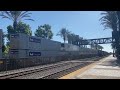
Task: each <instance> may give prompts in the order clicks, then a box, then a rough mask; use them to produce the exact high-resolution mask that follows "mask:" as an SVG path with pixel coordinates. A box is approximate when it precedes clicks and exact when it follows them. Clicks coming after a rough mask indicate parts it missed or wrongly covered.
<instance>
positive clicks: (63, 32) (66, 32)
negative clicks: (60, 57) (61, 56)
mask: <svg viewBox="0 0 120 90" xmlns="http://www.w3.org/2000/svg"><path fill="white" fill-rule="evenodd" d="M68 33H69V31H68V30H67V29H66V28H62V29H61V30H60V31H59V33H58V34H57V36H58V35H59V36H61V37H62V38H63V40H64V43H65V41H66V40H67V39H68V38H67V36H68Z"/></svg>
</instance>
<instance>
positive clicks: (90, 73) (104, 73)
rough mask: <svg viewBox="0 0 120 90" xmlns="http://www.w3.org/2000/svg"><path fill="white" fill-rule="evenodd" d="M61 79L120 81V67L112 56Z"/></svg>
mask: <svg viewBox="0 0 120 90" xmlns="http://www.w3.org/2000/svg"><path fill="white" fill-rule="evenodd" d="M59 79H120V65H118V64H117V63H116V58H114V57H113V56H112V55H110V56H108V57H106V58H103V59H101V60H99V61H97V62H95V63H92V64H90V65H88V66H86V67H83V68H81V69H79V70H77V71H74V72H72V73H70V74H68V75H66V76H63V77H61V78H59Z"/></svg>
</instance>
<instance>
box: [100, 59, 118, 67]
mask: <svg viewBox="0 0 120 90" xmlns="http://www.w3.org/2000/svg"><path fill="white" fill-rule="evenodd" d="M99 65H102V66H113V67H116V66H118V67H120V63H118V60H117V59H113V60H110V61H105V62H104V63H101V64H99Z"/></svg>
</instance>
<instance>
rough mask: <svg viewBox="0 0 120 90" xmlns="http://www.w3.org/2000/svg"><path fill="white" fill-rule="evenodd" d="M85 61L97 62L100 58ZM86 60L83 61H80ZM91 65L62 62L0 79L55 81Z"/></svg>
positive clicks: (0, 77) (7, 75)
mask: <svg viewBox="0 0 120 90" xmlns="http://www.w3.org/2000/svg"><path fill="white" fill-rule="evenodd" d="M87 59H92V60H97V59H100V58H87ZM87 59H83V60H82V61H84V60H87ZM91 63H92V62H82V63H81V62H64V63H60V64H54V65H51V66H46V67H41V68H36V69H32V70H26V71H21V72H17V73H11V74H6V75H3V76H0V79H56V78H59V77H61V76H63V75H65V74H68V73H70V72H72V71H74V70H77V69H79V68H82V67H84V66H86V65H88V64H91Z"/></svg>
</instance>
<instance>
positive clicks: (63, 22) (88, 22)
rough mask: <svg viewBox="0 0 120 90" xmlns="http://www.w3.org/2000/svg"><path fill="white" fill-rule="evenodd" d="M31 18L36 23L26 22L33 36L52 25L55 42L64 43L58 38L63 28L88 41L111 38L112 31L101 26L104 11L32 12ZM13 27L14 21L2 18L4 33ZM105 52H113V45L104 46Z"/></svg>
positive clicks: (1, 24)
mask: <svg viewBox="0 0 120 90" xmlns="http://www.w3.org/2000/svg"><path fill="white" fill-rule="evenodd" d="M30 12H32V15H31V18H32V19H34V20H35V21H34V22H33V21H24V20H23V21H24V22H25V23H27V24H29V25H30V26H31V29H32V32H33V35H34V32H35V30H36V29H37V28H38V26H39V25H43V24H50V25H51V26H52V31H53V33H54V37H53V40H55V41H60V42H63V40H62V39H61V37H59V36H56V34H57V33H58V32H59V30H60V29H61V28H63V27H65V28H67V29H68V30H69V31H71V32H73V33H75V34H77V35H79V36H81V37H84V38H86V39H93V38H103V37H111V30H103V29H104V27H103V26H102V25H100V21H99V19H100V17H101V15H100V13H101V12H102V11H30ZM8 25H12V21H10V20H8V19H2V18H1V17H0V28H1V29H3V31H4V32H6V31H7V29H6V27H7V26H8ZM102 46H103V47H104V50H105V51H108V52H111V51H112V49H111V45H110V44H105V45H102Z"/></svg>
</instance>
